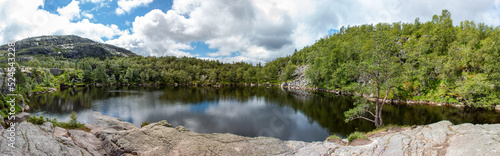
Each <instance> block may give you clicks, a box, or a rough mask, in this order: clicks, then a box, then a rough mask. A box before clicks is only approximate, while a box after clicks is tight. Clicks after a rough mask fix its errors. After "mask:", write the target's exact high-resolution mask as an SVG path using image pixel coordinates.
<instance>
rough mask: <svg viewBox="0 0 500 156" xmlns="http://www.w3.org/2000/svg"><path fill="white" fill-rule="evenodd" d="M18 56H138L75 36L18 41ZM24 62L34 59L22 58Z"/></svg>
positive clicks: (40, 37) (33, 38) (4, 47)
mask: <svg viewBox="0 0 500 156" xmlns="http://www.w3.org/2000/svg"><path fill="white" fill-rule="evenodd" d="M7 48H8V47H7V45H3V46H0V51H7ZM16 52H17V55H19V56H22V55H38V54H41V55H50V56H63V57H65V58H74V59H78V58H84V57H98V58H105V57H113V56H125V57H127V56H137V55H136V54H134V53H132V52H130V51H129V50H126V49H123V48H119V47H116V46H113V45H109V44H104V43H98V42H95V41H92V40H90V39H86V38H81V37H79V36H75V35H60V36H39V37H32V38H27V39H23V40H20V41H16ZM22 58H24V60H30V59H33V58H32V57H22Z"/></svg>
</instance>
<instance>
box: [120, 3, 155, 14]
mask: <svg viewBox="0 0 500 156" xmlns="http://www.w3.org/2000/svg"><path fill="white" fill-rule="evenodd" d="M151 2H153V0H118V8H116V14H118V15H122V14H124V13H125V12H127V13H130V11H132V9H134V8H137V7H141V6H147V5H148V4H149V3H151Z"/></svg>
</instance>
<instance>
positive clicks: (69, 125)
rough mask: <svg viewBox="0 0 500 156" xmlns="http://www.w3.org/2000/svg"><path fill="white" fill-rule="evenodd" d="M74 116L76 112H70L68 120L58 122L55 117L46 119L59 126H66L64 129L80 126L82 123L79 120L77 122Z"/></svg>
mask: <svg viewBox="0 0 500 156" xmlns="http://www.w3.org/2000/svg"><path fill="white" fill-rule="evenodd" d="M77 118H78V117H77V116H76V112H73V113H71V116H70V117H69V122H60V121H57V119H56V118H54V119H48V118H47V121H48V122H52V124H54V126H57V127H61V128H66V129H77V128H82V127H83V126H84V125H83V124H82V123H80V122H78V120H77Z"/></svg>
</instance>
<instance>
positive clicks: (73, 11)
mask: <svg viewBox="0 0 500 156" xmlns="http://www.w3.org/2000/svg"><path fill="white" fill-rule="evenodd" d="M78 4H80V2H78V1H75V0H73V1H71V3H69V4H68V5H67V6H65V7H62V8H57V12H58V13H59V14H60V15H62V16H64V17H66V18H68V19H69V20H75V19H78V18H80V7H79V6H78Z"/></svg>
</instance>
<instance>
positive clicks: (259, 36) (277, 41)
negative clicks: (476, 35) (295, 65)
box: [0, 0, 500, 64]
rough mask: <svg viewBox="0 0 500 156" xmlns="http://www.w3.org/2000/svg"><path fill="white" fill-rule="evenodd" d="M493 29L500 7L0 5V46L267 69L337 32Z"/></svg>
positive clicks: (249, 1) (187, 2) (44, 1)
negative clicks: (441, 18)
mask: <svg viewBox="0 0 500 156" xmlns="http://www.w3.org/2000/svg"><path fill="white" fill-rule="evenodd" d="M443 9H448V10H449V11H450V12H451V14H452V18H453V21H454V24H455V25H458V24H459V23H460V21H463V20H470V21H474V22H476V23H485V24H487V25H490V26H499V25H500V0H480V1H478V0H461V1H456V0H440V1H436V0H407V1H404V2H400V1H399V0H381V1H374V0H307V1H304V0H0V44H2V45H3V44H6V43H9V42H12V41H16V40H20V39H24V38H27V37H35V36H41V35H79V36H81V37H85V38H89V39H92V40H95V41H97V42H101V43H107V44H112V45H115V46H119V47H123V48H126V49H129V50H131V51H132V52H134V53H136V54H139V55H143V56H178V57H180V56H189V57H197V58H202V59H217V60H221V61H223V62H240V61H244V62H248V63H253V64H255V63H258V62H263V63H265V62H269V61H272V60H273V59H276V58H278V57H283V56H288V55H291V54H293V52H294V50H295V49H298V50H300V49H302V48H303V47H304V46H308V45H312V44H314V42H315V41H317V40H319V39H321V38H323V37H325V36H327V35H328V34H332V33H335V32H338V30H339V29H340V28H341V27H342V26H348V25H351V26H353V25H361V24H376V23H380V22H386V23H392V22H399V21H401V22H413V21H414V20H415V18H417V17H419V18H420V21H421V22H424V21H429V20H431V18H432V15H434V14H438V15H439V14H441V10H443Z"/></svg>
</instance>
